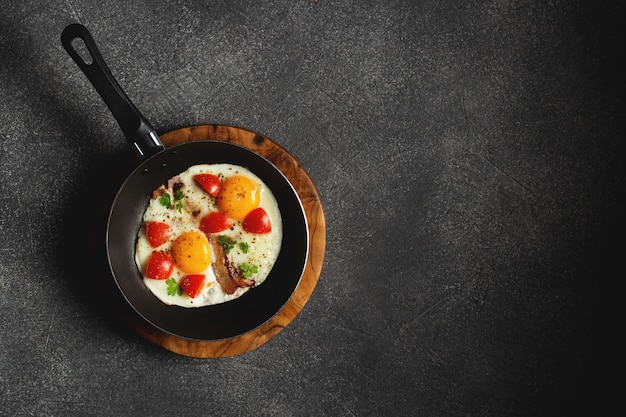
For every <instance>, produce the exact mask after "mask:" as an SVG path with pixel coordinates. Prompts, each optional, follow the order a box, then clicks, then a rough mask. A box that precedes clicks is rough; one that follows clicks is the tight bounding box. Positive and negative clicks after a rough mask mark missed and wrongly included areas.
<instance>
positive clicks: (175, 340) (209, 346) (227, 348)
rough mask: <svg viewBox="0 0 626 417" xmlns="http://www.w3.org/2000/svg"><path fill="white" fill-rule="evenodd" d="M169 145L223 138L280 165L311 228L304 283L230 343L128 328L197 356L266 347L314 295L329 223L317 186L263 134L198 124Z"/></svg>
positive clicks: (135, 323) (140, 325) (167, 138)
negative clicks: (261, 321) (277, 309)
mask: <svg viewBox="0 0 626 417" xmlns="http://www.w3.org/2000/svg"><path fill="white" fill-rule="evenodd" d="M160 138H161V142H163V145H164V146H166V147H169V146H172V145H176V144H179V143H183V142H188V141H196V140H222V141H226V142H231V143H235V144H238V145H241V146H245V147H246V148H249V149H251V150H253V151H255V152H256V153H258V154H260V155H262V156H264V157H265V158H266V159H268V160H269V161H271V162H272V163H273V164H274V165H276V166H277V167H278V168H279V169H280V170H281V171H282V172H283V174H284V175H285V176H286V177H287V179H289V182H291V184H292V185H293V187H294V189H295V190H296V192H297V193H298V196H299V197H300V200H301V201H302V205H303V207H304V211H305V213H306V218H307V223H308V226H309V257H308V260H307V264H306V266H305V270H304V274H303V276H302V279H301V281H300V284H299V285H298V287H297V288H296V290H295V292H294V294H293V296H292V297H291V298H290V299H289V301H288V302H287V304H286V305H285V306H284V307H283V309H282V310H281V311H280V312H278V313H277V314H276V315H275V316H274V317H273V318H272V319H270V320H269V321H267V322H266V323H265V324H263V325H261V326H260V327H258V328H256V329H255V330H252V331H250V332H248V333H245V334H243V335H241V336H237V337H234V338H230V339H225V340H218V341H197V340H189V339H183V338H180V337H177V336H174V335H171V334H169V333H165V332H163V331H161V330H160V329H157V328H155V327H154V326H152V325H150V324H149V323H147V322H146V321H144V320H142V319H139V318H138V317H132V318H131V317H129V318H128V322H129V325H130V326H131V327H132V328H133V329H134V330H135V331H136V332H137V333H139V334H140V335H141V336H143V337H144V338H146V339H147V340H149V341H151V342H153V343H155V344H157V345H159V346H161V347H163V348H165V349H167V350H170V351H172V352H175V353H178V354H181V355H185V356H192V357H197V358H218V357H225V356H233V355H238V354H241V353H245V352H248V351H251V350H253V349H256V348H258V347H259V346H262V345H263V344H265V343H267V342H268V341H269V340H270V339H271V338H272V337H274V336H276V334H278V333H279V332H280V331H281V330H282V329H283V328H285V326H287V325H288V324H289V323H291V321H292V320H293V319H294V318H295V317H296V316H297V315H298V313H300V311H301V310H302V308H303V307H304V305H305V304H306V302H307V301H308V300H309V297H310V296H311V294H312V293H313V290H314V288H315V285H316V284H317V280H318V278H319V275H320V272H321V269H322V264H323V261H324V251H325V247H326V221H325V218H324V211H323V209H322V205H321V201H320V197H319V193H318V192H317V189H316V187H315V184H314V183H313V181H312V180H311V178H310V177H309V176H308V174H307V173H306V172H305V170H304V169H303V168H302V166H300V164H299V163H298V161H297V160H296V159H295V158H294V157H293V156H291V155H290V154H289V153H288V152H287V151H286V150H285V149H283V148H282V147H281V146H280V145H278V144H277V143H276V142H274V141H273V140H271V139H270V138H268V137H266V136H263V135H260V134H258V133H255V132H252V131H249V130H245V129H241V128H237V127H232V126H224V125H199V126H192V127H185V128H182V129H177V130H173V131H170V132H167V133H165V134H162V135H160Z"/></svg>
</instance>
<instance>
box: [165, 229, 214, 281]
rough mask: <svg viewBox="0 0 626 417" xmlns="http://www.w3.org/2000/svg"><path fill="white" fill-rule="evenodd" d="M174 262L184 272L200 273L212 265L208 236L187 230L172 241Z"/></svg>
mask: <svg viewBox="0 0 626 417" xmlns="http://www.w3.org/2000/svg"><path fill="white" fill-rule="evenodd" d="M171 255H172V258H173V259H174V263H175V264H176V266H177V267H178V269H180V270H181V271H183V272H186V273H188V274H198V273H200V272H203V271H204V270H206V269H207V268H208V267H209V265H211V249H210V246H209V241H208V240H207V238H206V236H205V235H204V234H202V233H200V232H185V233H183V234H181V235H180V236H179V237H177V238H176V240H174V242H172V250H171Z"/></svg>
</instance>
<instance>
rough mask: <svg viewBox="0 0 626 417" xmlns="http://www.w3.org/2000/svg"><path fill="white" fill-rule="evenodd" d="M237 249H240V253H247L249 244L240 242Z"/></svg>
mask: <svg viewBox="0 0 626 417" xmlns="http://www.w3.org/2000/svg"><path fill="white" fill-rule="evenodd" d="M239 249H240V250H241V252H242V253H248V249H250V245H248V244H247V243H246V242H240V243H239Z"/></svg>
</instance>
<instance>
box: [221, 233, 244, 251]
mask: <svg viewBox="0 0 626 417" xmlns="http://www.w3.org/2000/svg"><path fill="white" fill-rule="evenodd" d="M217 243H219V244H220V245H222V248H224V253H229V252H230V251H231V250H232V249H233V248H234V247H235V245H237V246H238V247H239V250H240V251H241V253H248V250H250V245H248V243H247V242H237V241H236V240H233V239H231V238H230V237H228V236H226V235H219V236H218V237H217Z"/></svg>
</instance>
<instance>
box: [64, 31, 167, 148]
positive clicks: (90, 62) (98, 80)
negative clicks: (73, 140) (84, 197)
mask: <svg viewBox="0 0 626 417" xmlns="http://www.w3.org/2000/svg"><path fill="white" fill-rule="evenodd" d="M77 39H81V40H82V41H83V42H84V46H85V48H86V51H84V50H82V49H81V51H80V52H79V50H78V49H77V48H76V47H77V46H78V44H75V41H76V40H77ZM61 43H62V44H63V47H64V48H65V50H66V51H67V53H68V54H69V55H70V56H71V57H72V59H73V60H74V61H75V62H76V64H77V65H78V67H79V68H80V69H81V70H82V71H83V73H85V75H86V76H87V79H88V80H89V81H90V82H91V84H92V85H93V86H94V88H95V89H96V91H97V92H98V94H100V97H102V99H103V100H104V103H105V104H106V105H107V107H108V108H109V110H110V111H111V113H113V116H114V117H115V120H117V123H118V124H119V125H120V128H121V129H122V132H123V133H124V136H126V139H127V140H128V142H129V143H131V144H132V145H133V146H134V147H135V149H136V151H137V152H138V153H139V156H140V157H141V158H147V157H149V156H151V155H153V154H155V153H157V152H159V151H160V150H162V149H163V144H162V143H161V141H160V139H159V136H158V135H157V134H156V132H155V131H154V129H153V127H152V126H151V125H150V123H149V122H148V121H147V120H146V119H145V117H144V116H143V115H142V114H141V113H140V112H139V110H138V109H137V107H135V105H134V104H133V103H132V102H131V101H130V99H129V98H128V96H127V95H126V93H124V91H123V90H122V88H121V87H120V85H119V84H118V82H117V80H116V79H115V78H114V77H113V74H111V71H110V70H109V68H108V67H107V65H106V63H105V62H104V59H103V58H102V56H101V55H100V51H99V50H98V47H97V46H96V43H95V42H94V40H93V38H92V37H91V34H90V33H89V31H88V30H87V28H86V27H84V26H83V25H81V24H78V23H75V24H71V25H69V26H67V27H66V28H65V29H64V30H63V33H62V34H61ZM85 53H88V54H89V56H87V55H85ZM85 58H86V59H85ZM89 58H90V59H89Z"/></svg>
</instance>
